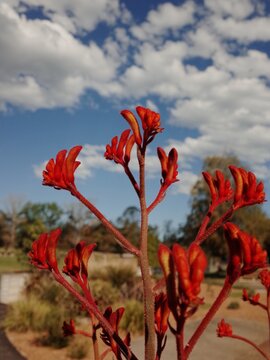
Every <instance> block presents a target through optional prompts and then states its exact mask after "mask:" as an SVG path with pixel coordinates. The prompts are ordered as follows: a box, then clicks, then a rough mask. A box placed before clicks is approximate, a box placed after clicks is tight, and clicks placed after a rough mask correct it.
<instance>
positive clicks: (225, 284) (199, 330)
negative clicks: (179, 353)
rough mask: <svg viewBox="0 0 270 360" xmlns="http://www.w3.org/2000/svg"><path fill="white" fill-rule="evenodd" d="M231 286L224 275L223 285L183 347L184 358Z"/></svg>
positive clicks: (224, 298)
mask: <svg viewBox="0 0 270 360" xmlns="http://www.w3.org/2000/svg"><path fill="white" fill-rule="evenodd" d="M231 288H232V284H231V282H230V281H229V278H228V277H226V279H225V281H224V285H223V287H222V289H221V291H220V293H219V295H218V297H217V298H216V300H215V301H214V303H213V304H212V306H211V308H210V309H209V311H208V312H207V313H206V315H205V317H204V318H203V319H202V321H201V322H200V324H199V326H198V327H197V329H196V330H195V332H194V333H193V335H192V337H191V338H190V340H189V342H188V343H187V345H186V347H185V355H186V358H188V356H189V354H190V353H191V351H192V350H193V348H194V346H195V345H196V343H197V341H198V340H199V338H200V336H201V335H202V333H203V332H204V331H205V329H206V328H207V326H208V325H209V323H210V321H211V320H212V319H213V317H214V316H215V314H216V312H217V311H218V309H219V308H220V306H221V305H222V303H223V302H224V300H226V298H227V297H228V295H229V293H230V290H231Z"/></svg>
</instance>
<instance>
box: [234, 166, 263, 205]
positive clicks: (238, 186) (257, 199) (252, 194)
mask: <svg viewBox="0 0 270 360" xmlns="http://www.w3.org/2000/svg"><path fill="white" fill-rule="evenodd" d="M229 169H230V171H231V173H232V176H233V178H234V182H235V192H234V207H235V208H240V207H243V206H248V205H254V204H261V203H263V202H264V201H265V193H264V185H263V183H262V182H259V183H258V184H257V178H256V176H255V175H254V174H253V173H252V172H250V171H249V172H247V171H246V170H244V169H242V168H238V167H236V166H229Z"/></svg>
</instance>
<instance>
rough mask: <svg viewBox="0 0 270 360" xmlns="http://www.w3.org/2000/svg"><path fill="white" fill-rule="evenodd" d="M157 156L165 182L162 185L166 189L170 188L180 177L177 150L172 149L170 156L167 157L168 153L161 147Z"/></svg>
mask: <svg viewBox="0 0 270 360" xmlns="http://www.w3.org/2000/svg"><path fill="white" fill-rule="evenodd" d="M157 154H158V157H159V160H160V164H161V174H162V177H163V181H162V180H161V184H162V186H164V187H168V186H170V185H171V184H173V183H174V182H176V181H179V179H177V175H178V171H177V170H178V163H177V160H178V153H177V150H176V149H175V148H172V149H171V150H170V152H169V155H168V156H167V155H166V152H165V151H164V149H162V148H161V147H158V148H157Z"/></svg>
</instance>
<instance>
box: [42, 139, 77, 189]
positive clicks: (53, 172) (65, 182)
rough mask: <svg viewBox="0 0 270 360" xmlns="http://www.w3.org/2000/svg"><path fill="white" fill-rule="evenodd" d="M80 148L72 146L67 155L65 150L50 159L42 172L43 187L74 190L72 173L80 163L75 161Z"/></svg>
mask: <svg viewBox="0 0 270 360" xmlns="http://www.w3.org/2000/svg"><path fill="white" fill-rule="evenodd" d="M81 150H82V146H74V147H73V148H72V149H71V150H70V151H69V153H68V155H67V156H66V154H67V150H61V151H59V153H58V154H57V155H56V159H55V161H54V159H51V160H49V161H48V163H47V165H46V169H45V170H44V171H43V183H42V184H43V185H46V186H53V187H54V188H55V189H57V190H59V189H65V190H69V191H71V193H72V191H73V190H74V189H76V186H75V184H74V173H75V171H76V169H77V167H78V166H79V165H80V162H79V161H77V160H76V158H77V156H78V155H79V153H80V151H81Z"/></svg>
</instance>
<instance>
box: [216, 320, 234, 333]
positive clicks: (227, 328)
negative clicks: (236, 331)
mask: <svg viewBox="0 0 270 360" xmlns="http://www.w3.org/2000/svg"><path fill="white" fill-rule="evenodd" d="M232 334H233V330H232V325H231V324H228V323H226V322H225V320H224V319H222V320H221V321H220V322H219V323H218V327H217V336H218V337H223V336H227V337H230V336H232Z"/></svg>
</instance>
